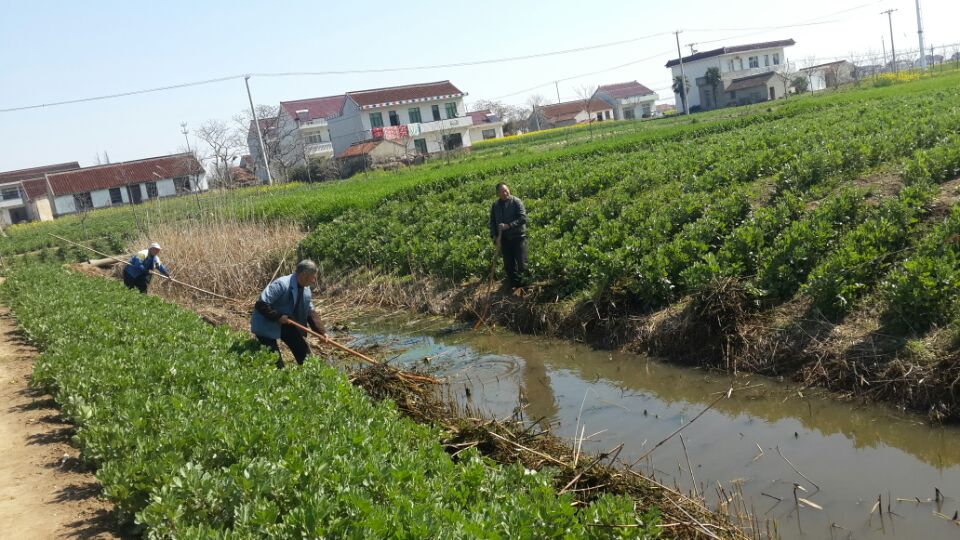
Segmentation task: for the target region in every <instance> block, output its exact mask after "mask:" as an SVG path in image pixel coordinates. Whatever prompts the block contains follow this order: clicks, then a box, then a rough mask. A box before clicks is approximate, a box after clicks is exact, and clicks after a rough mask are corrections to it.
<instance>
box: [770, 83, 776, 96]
mask: <svg viewBox="0 0 960 540" xmlns="http://www.w3.org/2000/svg"><path fill="white" fill-rule="evenodd" d="M770 99H777V91H776V90H774V88H773V87H772V86H771V87H770Z"/></svg>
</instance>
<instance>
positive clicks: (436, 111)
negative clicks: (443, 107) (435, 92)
mask: <svg viewBox="0 0 960 540" xmlns="http://www.w3.org/2000/svg"><path fill="white" fill-rule="evenodd" d="M430 110H431V111H432V112H433V121H434V122H436V121H438V120H440V106H439V105H434V106H432V107H430Z"/></svg>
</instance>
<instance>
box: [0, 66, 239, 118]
mask: <svg viewBox="0 0 960 540" xmlns="http://www.w3.org/2000/svg"><path fill="white" fill-rule="evenodd" d="M242 78H243V75H230V76H229V77H220V78H217V79H206V80H203V81H193V82H188V83H181V84H172V85H169V86H158V87H156V88H147V89H145V90H132V91H130V92H120V93H118V94H107V95H105V96H95V97H86V98H78V99H68V100H65V101H54V102H51V103H41V104H39V105H26V106H23V107H11V108H8V109H0V113H6V112H14V111H26V110H29V109H40V108H43V107H56V106H58V105H72V104H74V103H86V102H89V101H101V100H104V99H114V98H120V97H127V96H135V95H138V94H149V93H151V92H163V91H165V90H175V89H177V88H187V87H190V86H200V85H203V84H213V83H218V82H224V81H232V80H234V79H242Z"/></svg>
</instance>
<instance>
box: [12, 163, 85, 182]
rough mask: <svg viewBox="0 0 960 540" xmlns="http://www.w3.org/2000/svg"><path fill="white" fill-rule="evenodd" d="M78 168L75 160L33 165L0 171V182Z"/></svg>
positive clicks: (16, 180)
mask: <svg viewBox="0 0 960 540" xmlns="http://www.w3.org/2000/svg"><path fill="white" fill-rule="evenodd" d="M79 168H80V164H79V163H77V162H76V161H69V162H67V163H57V164H56V165H44V166H42V167H33V168H30V169H20V170H16V171H6V172H0V184H3V183H5V182H19V181H21V180H27V179H30V178H39V177H41V176H43V175H45V174H47V173H55V172H62V171H72V170H74V169H79Z"/></svg>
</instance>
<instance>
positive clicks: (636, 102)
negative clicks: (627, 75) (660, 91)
mask: <svg viewBox="0 0 960 540" xmlns="http://www.w3.org/2000/svg"><path fill="white" fill-rule="evenodd" d="M597 97H599V98H601V99H603V100H604V101H606V102H607V103H609V104H610V105H612V106H613V117H614V118H615V119H616V120H633V119H638V118H650V117H652V116H654V114H656V108H655V105H656V103H657V99H659V98H660V96H658V95H657V93H656V92H654V91H653V90H650V89H649V88H647V87H646V86H644V85H642V84H640V83H638V82H637V81H630V82H625V83H617V84H604V85H602V86H600V87H599V88H597Z"/></svg>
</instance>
